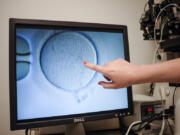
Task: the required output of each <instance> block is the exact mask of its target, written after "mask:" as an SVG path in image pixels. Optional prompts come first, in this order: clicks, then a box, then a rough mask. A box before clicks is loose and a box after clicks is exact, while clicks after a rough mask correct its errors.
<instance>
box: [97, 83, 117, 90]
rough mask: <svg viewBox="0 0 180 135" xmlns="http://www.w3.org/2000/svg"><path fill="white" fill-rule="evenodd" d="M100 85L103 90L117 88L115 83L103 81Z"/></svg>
mask: <svg viewBox="0 0 180 135" xmlns="http://www.w3.org/2000/svg"><path fill="white" fill-rule="evenodd" d="M98 84H99V85H101V86H103V88H105V89H112V88H115V84H114V83H113V82H104V81H101V82H99V83H98Z"/></svg>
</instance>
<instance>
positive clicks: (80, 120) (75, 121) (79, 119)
mask: <svg viewBox="0 0 180 135" xmlns="http://www.w3.org/2000/svg"><path fill="white" fill-rule="evenodd" d="M84 121H85V119H84V118H74V123H78V122H84Z"/></svg>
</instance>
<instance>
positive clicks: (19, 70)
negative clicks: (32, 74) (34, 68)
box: [16, 61, 30, 80]
mask: <svg viewBox="0 0 180 135" xmlns="http://www.w3.org/2000/svg"><path fill="white" fill-rule="evenodd" d="M29 67H30V64H29V63H28V62H22V61H21V62H16V78H17V80H21V79H23V78H25V77H26V75H27V74H28V72H29Z"/></svg>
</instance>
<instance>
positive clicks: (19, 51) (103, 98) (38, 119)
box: [9, 18, 133, 130]
mask: <svg viewBox="0 0 180 135" xmlns="http://www.w3.org/2000/svg"><path fill="white" fill-rule="evenodd" d="M9 26H10V27H9V60H10V61H9V62H10V63H9V75H10V76H9V77H10V116H11V130H17V129H25V128H38V127H43V126H51V125H59V124H68V123H77V122H86V121H93V120H99V119H106V118H114V117H122V116H126V115H131V114H132V113H133V106H132V91H131V87H128V88H121V89H116V90H109V89H108V90H107V89H104V88H103V87H101V86H99V85H98V81H103V80H104V81H105V78H104V77H103V75H102V74H100V73H97V72H95V71H92V70H90V69H87V68H85V67H84V65H83V62H84V61H87V62H89V63H94V64H98V65H104V64H105V63H107V62H110V61H113V60H116V59H119V58H122V59H125V60H127V61H129V48H128V36H127V27H126V26H123V25H110V24H95V23H79V22H62V21H46V20H28V19H13V18H11V19H10V20H9Z"/></svg>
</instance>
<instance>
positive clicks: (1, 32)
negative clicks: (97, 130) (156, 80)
mask: <svg viewBox="0 0 180 135" xmlns="http://www.w3.org/2000/svg"><path fill="white" fill-rule="evenodd" d="M145 2H146V0H0V135H21V134H22V135H23V134H24V132H23V131H17V132H10V130H9V129H10V127H9V77H8V75H9V73H8V72H9V71H8V69H9V65H8V61H9V59H8V55H9V54H8V46H9V37H8V34H9V22H8V19H9V18H10V17H13V18H28V19H46V20H61V21H80V22H95V23H108V24H125V25H127V26H128V32H129V45H130V57H131V61H132V63H134V64H142V63H151V61H152V60H151V59H152V52H153V46H152V43H151V42H149V41H143V37H142V32H141V31H140V26H139V18H140V15H141V13H142V12H143V6H144V4H145ZM146 87H148V86H147V85H138V86H133V89H134V93H143V90H144V89H146Z"/></svg>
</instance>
